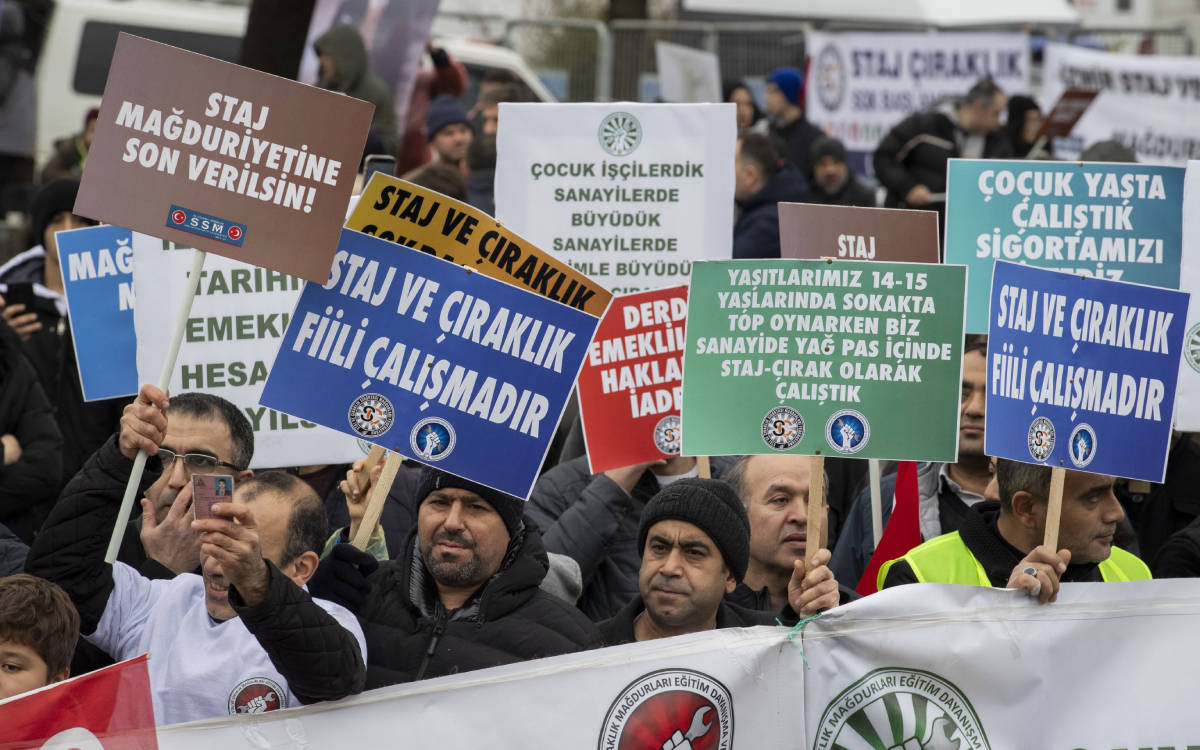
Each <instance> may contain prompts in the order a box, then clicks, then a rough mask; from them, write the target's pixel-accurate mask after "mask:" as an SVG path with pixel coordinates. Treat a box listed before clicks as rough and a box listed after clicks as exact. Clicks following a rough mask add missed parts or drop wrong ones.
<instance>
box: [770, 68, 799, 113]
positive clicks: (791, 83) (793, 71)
mask: <svg viewBox="0 0 1200 750" xmlns="http://www.w3.org/2000/svg"><path fill="white" fill-rule="evenodd" d="M767 83H773V84H775V85H776V86H778V87H779V92H780V93H781V94H783V96H784V98H785V99H787V100H788V101H789V102H791V103H792V104H795V105H796V106H797V107H799V106H800V89H801V88H802V87H803V86H804V73H803V72H802V71H801V70H800V69H799V68H776V69H775V70H772V71H771V72H770V73H769V74H768V75H767Z"/></svg>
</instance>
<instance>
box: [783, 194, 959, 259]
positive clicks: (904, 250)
mask: <svg viewBox="0 0 1200 750" xmlns="http://www.w3.org/2000/svg"><path fill="white" fill-rule="evenodd" d="M779 242H780V255H781V256H782V257H784V258H799V259H801V260H814V259H817V258H839V259H842V260H885V261H893V262H904V261H907V262H914V263H937V262H938V247H939V243H938V215H937V213H936V212H934V211H913V210H909V209H902V208H858V207H853V206H824V205H817V204H814V203H780V204H779Z"/></svg>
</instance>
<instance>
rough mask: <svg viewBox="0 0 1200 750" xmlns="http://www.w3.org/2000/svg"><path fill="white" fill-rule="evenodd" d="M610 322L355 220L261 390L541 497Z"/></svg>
mask: <svg viewBox="0 0 1200 750" xmlns="http://www.w3.org/2000/svg"><path fill="white" fill-rule="evenodd" d="M598 322H599V319H598V318H596V317H595V316H592V315H589V314H587V313H585V312H582V311H580V310H576V309H574V308H570V307H567V306H566V305H563V304H561V303H559V302H555V301H553V300H550V299H547V298H545V297H542V296H539V295H536V294H533V293H531V292H528V291H525V290H523V289H520V288H518V287H515V286H511V285H509V284H506V283H504V282H501V281H497V280H495V279H491V278H488V277H487V276H484V275H483V274H480V273H475V272H473V271H471V270H469V269H467V268H464V267H462V266H458V265H455V264H453V263H450V262H448V261H445V260H442V259H441V258H437V257H434V256H431V255H426V254H425V253H422V252H420V251H418V250H411V249H409V248H406V247H397V246H396V245H395V244H394V243H391V242H387V241H385V240H380V239H377V238H374V237H371V236H368V235H365V234H360V233H358V232H354V231H351V230H344V231H343V232H342V235H341V240H340V242H339V243H338V249H337V253H336V255H335V256H334V261H333V268H332V270H331V272H330V276H329V281H328V282H327V283H326V284H325V285H324V286H323V287H321V286H318V285H316V284H311V283H310V284H308V285H306V286H305V289H304V291H303V293H301V295H300V301H299V302H298V303H297V305H296V311H295V312H294V313H293V315H292V320H291V323H290V324H289V325H288V329H287V333H285V334H284V337H283V342H282V343H281V345H280V347H279V354H278V355H277V356H276V358H275V364H274V366H273V367H272V369H271V372H270V375H269V376H268V377H267V383H266V386H265V387H264V389H263V394H262V398H261V399H260V403H261V404H262V405H264V406H269V407H271V408H272V409H278V410H279V411H283V412H287V413H288V414H291V415H293V416H296V417H299V418H301V419H307V420H311V421H313V422H316V423H318V424H321V425H324V426H326V427H331V428H333V429H335V430H340V431H342V432H345V433H347V434H349V435H354V436H356V437H361V438H363V439H366V440H368V441H370V442H373V443H376V444H378V445H382V446H384V447H385V448H388V449H390V450H394V451H397V452H399V453H402V454H404V455H406V456H411V457H413V458H416V459H417V460H419V461H422V462H425V463H427V464H430V465H433V466H437V467H438V468H440V469H444V470H445V471H448V472H450V473H452V474H457V475H459V476H463V477H466V478H468V479H471V480H473V481H475V482H479V483H480V484H484V485H487V486H489V487H494V488H496V489H498V490H502V491H504V492H508V493H510V494H512V495H516V496H518V497H527V496H528V495H529V491H530V489H532V487H533V482H534V480H535V479H536V478H537V473H538V470H539V469H540V467H541V464H542V460H543V459H544V458H545V455H546V450H547V449H548V447H549V444H550V439H551V437H552V436H553V434H554V430H555V427H556V425H557V424H558V420H559V417H560V416H561V415H562V410H563V407H564V406H565V405H566V402H567V398H568V397H569V395H570V393H571V388H572V386H573V385H574V383H575V378H576V377H577V376H578V374H579V369H580V367H581V366H582V365H583V359H584V357H585V356H586V354H587V348H588V345H589V344H590V342H591V340H592V335H593V333H595V330H596V325H597V324H598Z"/></svg>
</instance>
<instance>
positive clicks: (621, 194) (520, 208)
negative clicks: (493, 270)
mask: <svg viewBox="0 0 1200 750" xmlns="http://www.w3.org/2000/svg"><path fill="white" fill-rule="evenodd" d="M736 129H737V125H736V115H735V107H734V105H733V104H633V103H629V102H621V103H616V104H501V105H500V132H499V135H498V137H497V162H496V218H498V219H500V220H501V221H503V222H504V223H505V224H506V225H508V226H509V227H510V228H511V229H512V230H513V231H515V232H517V233H518V234H520V235H521V236H523V237H525V238H527V239H529V240H530V241H531V242H533V243H534V244H535V245H537V246H538V247H540V248H542V249H543V250H548V251H553V252H556V253H559V254H560V256H561V258H562V260H564V261H566V262H567V263H570V264H571V266H573V267H574V268H576V269H578V270H580V271H582V272H583V273H585V274H587V275H588V276H590V277H591V278H593V279H595V280H596V281H597V282H598V283H599V284H601V285H603V286H605V287H607V288H608V289H609V290H611V291H612V292H614V293H625V292H638V291H644V290H647V289H658V288H660V287H665V286H672V285H675V284H686V283H687V280H688V275H689V273H690V272H691V265H692V261H695V260H719V259H723V258H729V257H730V256H731V255H732V252H733V149H734V144H735V142H736V137H737V133H736Z"/></svg>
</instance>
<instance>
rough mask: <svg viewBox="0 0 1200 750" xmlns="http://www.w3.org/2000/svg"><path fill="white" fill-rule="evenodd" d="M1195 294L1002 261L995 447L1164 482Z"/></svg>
mask: <svg viewBox="0 0 1200 750" xmlns="http://www.w3.org/2000/svg"><path fill="white" fill-rule="evenodd" d="M1188 296H1189V295H1188V294H1186V293H1184V292H1178V291H1174V290H1171V289H1157V288H1155V287H1148V286H1141V285H1138V284H1128V283H1122V282H1115V281H1105V280H1100V279H1096V278H1091V277H1083V276H1077V275H1073V274H1066V273H1059V272H1055V271H1046V270H1042V269H1039V268H1030V267H1028V266H1022V265H1018V264H1016V263H1007V262H1000V263H997V264H996V268H995V272H994V273H993V274H992V295H991V310H990V326H989V329H988V366H987V376H988V392H987V431H986V433H985V439H984V442H985V447H984V450H985V452H986V453H987V454H988V455H989V456H998V457H1001V458H1010V459H1013V460H1015V461H1024V462H1026V463H1037V464H1045V465H1048V466H1061V467H1063V468H1067V469H1075V470H1079V471H1089V472H1092V473H1095V474H1111V475H1113V476H1118V477H1128V478H1130V479H1142V480H1146V481H1149V482H1161V481H1163V478H1164V476H1165V475H1166V469H1167V451H1168V448H1169V445H1170V440H1171V418H1172V416H1173V415H1174V412H1175V381H1176V379H1177V378H1178V375H1179V355H1180V351H1181V349H1182V346H1183V331H1184V327H1185V326H1186V324H1187V310H1188Z"/></svg>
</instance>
